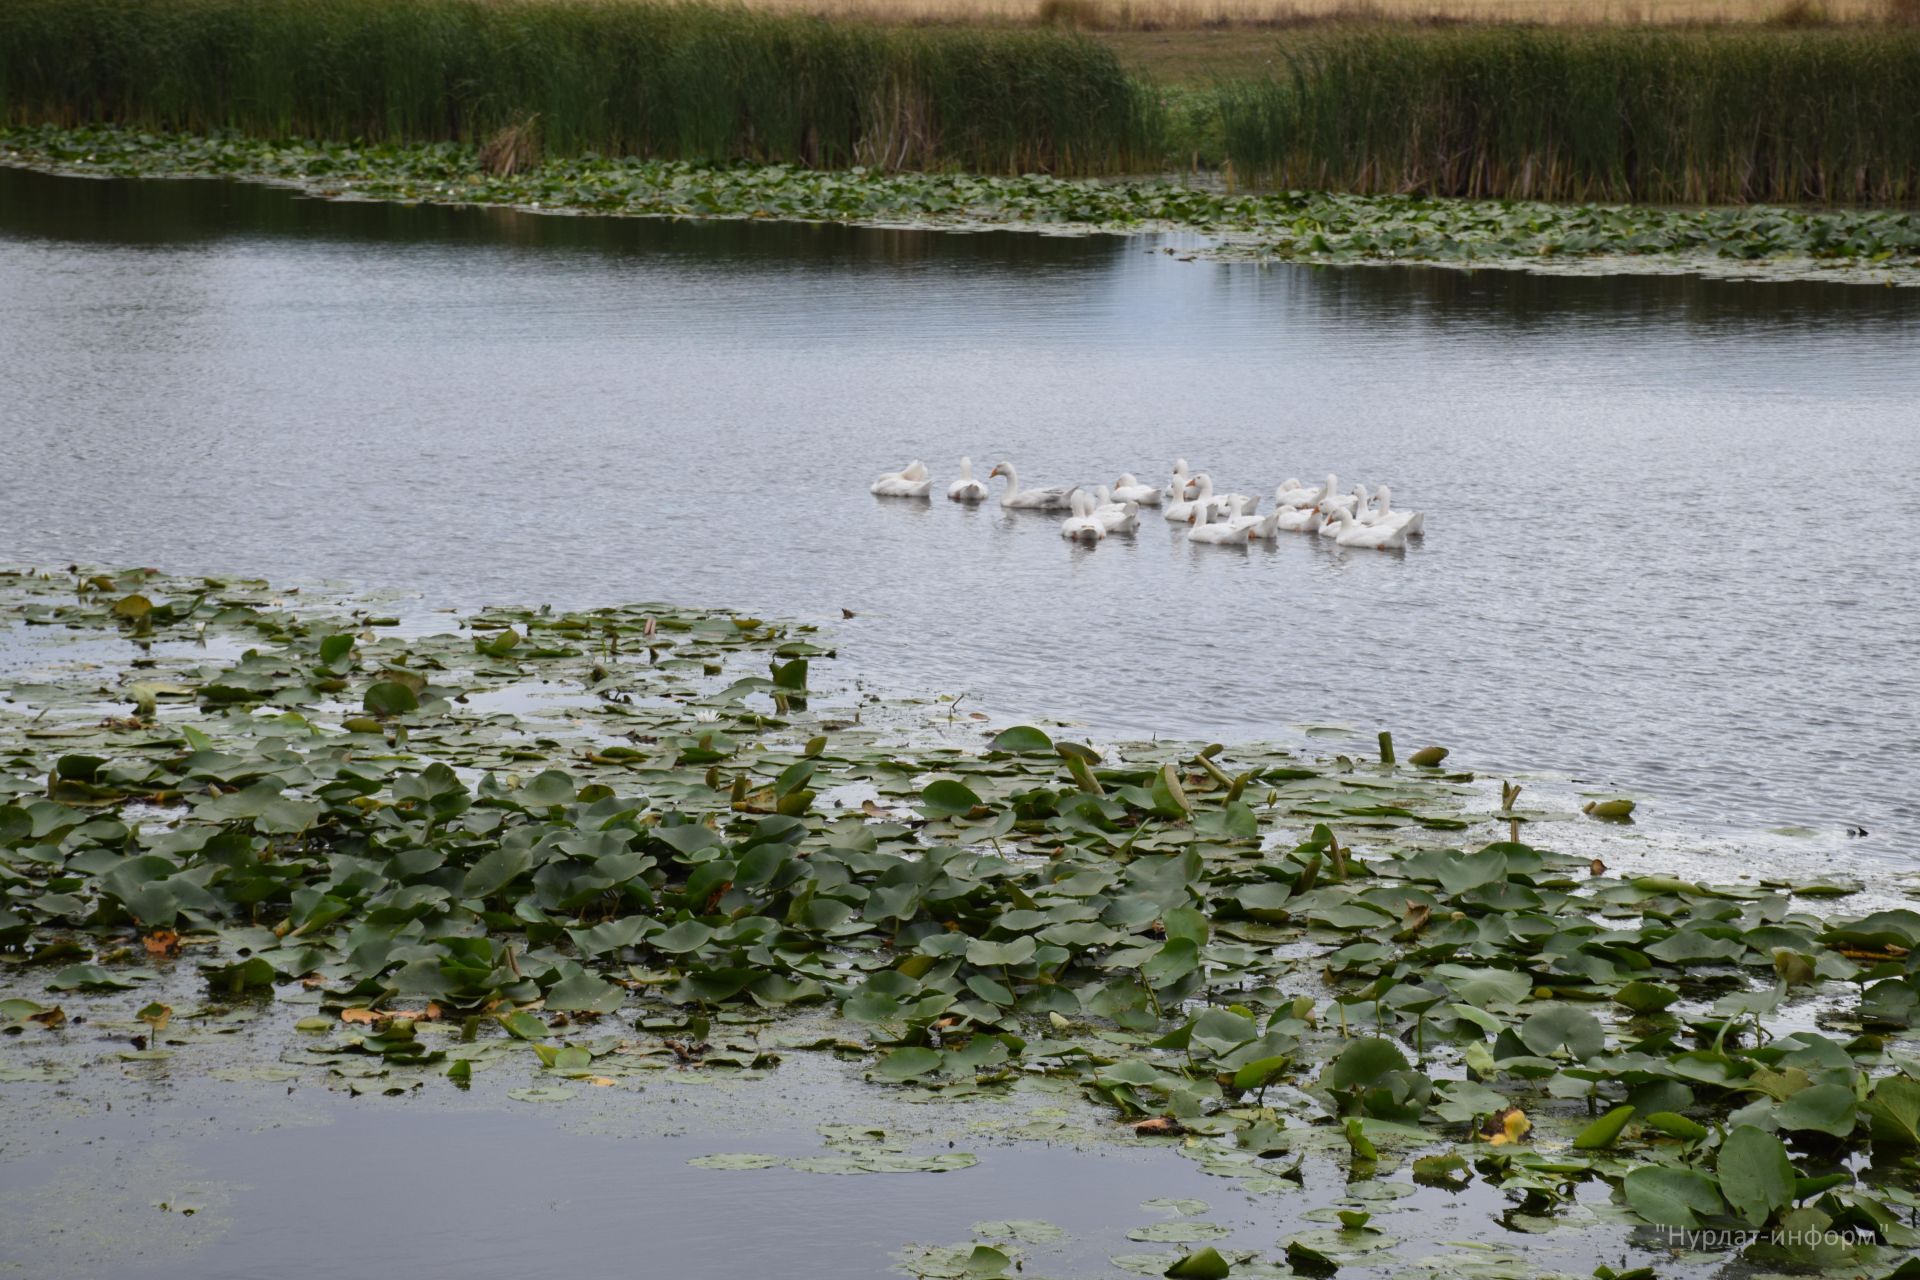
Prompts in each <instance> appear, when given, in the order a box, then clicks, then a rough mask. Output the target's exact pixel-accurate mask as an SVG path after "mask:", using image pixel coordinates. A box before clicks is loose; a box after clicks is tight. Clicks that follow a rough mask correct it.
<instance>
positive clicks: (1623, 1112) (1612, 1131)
mask: <svg viewBox="0 0 1920 1280" xmlns="http://www.w3.org/2000/svg"><path fill="white" fill-rule="evenodd" d="M1631 1119H1633V1108H1632V1107H1615V1108H1614V1109H1613V1110H1611V1111H1609V1112H1607V1114H1605V1115H1603V1116H1601V1117H1600V1118H1599V1119H1598V1120H1595V1121H1594V1122H1593V1123H1592V1124H1590V1125H1588V1126H1587V1127H1586V1128H1584V1129H1582V1130H1581V1131H1580V1132H1579V1133H1578V1134H1576V1135H1575V1136H1574V1139H1573V1145H1574V1149H1575V1150H1577V1151H1599V1150H1602V1149H1604V1148H1606V1147H1610V1146H1612V1145H1613V1144H1614V1143H1616V1142H1618V1141H1619V1140H1620V1135H1621V1134H1622V1133H1625V1132H1626V1129H1627V1121H1629V1120H1631Z"/></svg>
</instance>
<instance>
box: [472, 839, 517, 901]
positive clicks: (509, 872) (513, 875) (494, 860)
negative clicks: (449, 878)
mask: <svg viewBox="0 0 1920 1280" xmlns="http://www.w3.org/2000/svg"><path fill="white" fill-rule="evenodd" d="M532 867H533V853H532V851H531V850H529V849H528V848H527V847H526V846H524V845H517V844H503V845H499V846H498V847H496V848H495V849H494V850H493V852H491V853H489V854H486V855H485V856H484V857H482V858H481V859H480V861H478V862H476V863H474V864H473V865H472V866H471V867H469V868H467V875H466V879H465V880H463V881H462V882H461V885H460V896H461V897H463V898H486V897H490V896H492V895H493V894H495V893H498V892H499V891H500V890H502V889H504V888H506V887H507V885H509V884H511V883H512V882H513V881H514V880H515V879H517V878H518V877H520V876H522V875H525V874H526V873H527V872H528V871H529V870H531V869H532Z"/></svg>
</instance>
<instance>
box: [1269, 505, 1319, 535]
mask: <svg viewBox="0 0 1920 1280" xmlns="http://www.w3.org/2000/svg"><path fill="white" fill-rule="evenodd" d="M1321 519H1322V517H1321V515H1320V509H1319V508H1318V507H1281V508H1280V509H1279V510H1277V511H1275V512H1274V513H1273V521H1274V528H1275V530H1277V531H1285V532H1287V533H1317V532H1318V531H1319V529H1320V522H1321Z"/></svg>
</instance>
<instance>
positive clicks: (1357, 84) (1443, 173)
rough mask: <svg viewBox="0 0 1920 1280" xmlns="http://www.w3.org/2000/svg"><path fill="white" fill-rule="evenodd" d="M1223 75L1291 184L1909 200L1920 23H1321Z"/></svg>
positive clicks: (1232, 147) (1556, 195) (1229, 112)
mask: <svg viewBox="0 0 1920 1280" xmlns="http://www.w3.org/2000/svg"><path fill="white" fill-rule="evenodd" d="M1289 62H1290V64H1291V65H1290V67H1289V69H1288V70H1287V71H1285V72H1283V73H1281V74H1279V75H1276V76H1274V77H1272V78H1271V79H1268V80H1266V81H1264V82H1259V83H1251V82H1249V83H1241V84H1236V85H1230V86H1226V87H1225V88H1223V89H1222V91H1221V95H1220V111H1221V118H1222V122H1223V126H1224V132H1225V145H1226V150H1227V153H1228V154H1229V155H1230V156H1231V157H1232V158H1233V162H1234V164H1235V166H1236V168H1237V169H1238V170H1239V171H1240V172H1241V174H1242V175H1244V176H1246V177H1249V178H1255V179H1264V180H1269V181H1274V182H1278V183H1281V184H1285V185H1289V186H1301V187H1315V188H1324V187H1331V188H1336V189H1342V190H1348V191H1362V192H1383V191H1424V192H1427V193H1430V194H1434V195H1453V196H1498V197H1514V198H1537V199H1548V200H1593V199H1603V200H1632V201H1643V202H1662V203H1665V202H1677V203H1743V202H1759V201H1767V202H1772V201H1816V202H1854V201H1858V202H1873V203H1889V204H1893V203H1898V204H1907V203H1912V202H1914V201H1915V200H1916V198H1917V197H1920V32H1917V31H1912V30H1908V29H1903V28H1897V27H1883V28H1877V29H1873V28H1854V29H1839V30H1794V31H1785V30H1782V31H1765V30H1742V31H1731V30H1715V31H1675V30H1645V29H1642V30H1605V29H1582V30H1565V29H1547V28H1537V27H1493V28H1479V29H1462V30H1441V31H1421V32H1410V31H1393V30H1372V31H1363V32H1346V33H1330V34H1327V35H1324V36H1320V37H1317V38H1315V39H1313V40H1311V41H1308V42H1304V43H1302V44H1301V45H1300V46H1298V47H1297V48H1296V49H1294V50H1293V51H1292V53H1291V55H1290V57H1289Z"/></svg>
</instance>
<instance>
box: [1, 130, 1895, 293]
mask: <svg viewBox="0 0 1920 1280" xmlns="http://www.w3.org/2000/svg"><path fill="white" fill-rule="evenodd" d="M0 163H4V164H10V165H15V166H21V167H26V168H33V169H39V170H44V171H48V172H54V173H74V174H91V175H102V176H116V177H173V178H178V177H207V176H212V177H226V178H234V179H239V180H243V181H253V182H266V183H272V184H276V185H282V186H291V187H295V188H297V189H299V190H302V191H305V192H308V193H310V194H313V195H316V196H321V197H326V198H355V199H364V200H393V201H404V202H408V203H416V202H425V203H434V204H456V205H488V206H508V207H513V208H519V209H529V210H538V211H544V212H573V213H595V214H605V215H621V216H642V217H676V218H769V219H780V220H785V221H800V222H836V223H846V224H850V225H856V226H873V227H927V228H946V229H952V230H985V229H992V228H1001V229H1014V230H1029V231H1044V232H1048V233H1052V234H1090V233H1098V232H1108V233H1131V232H1169V231H1185V232H1196V233H1199V234H1200V235H1202V236H1204V237H1206V238H1207V242H1206V243H1204V244H1201V245H1197V246H1195V247H1194V248H1192V249H1191V250H1187V251H1183V252H1186V253H1188V254H1189V256H1207V257H1215V258H1251V259H1256V260H1263V261H1293V262H1309V263H1374V264H1392V263H1425V264H1432V265H1440V266H1455V267H1498V268H1523V269H1526V270H1532V271H1545V272H1555V273H1572V274H1600V273H1608V272H1636V273H1649V272H1651V273H1675V272H1684V273H1697V274H1705V275H1715V276H1729V277H1739V278H1753V279H1821V280H1836V281H1842V282H1860V283H1874V284H1898V285H1913V284H1920V214H1916V213H1915V212H1913V211H1911V210H1900V209H1835V208H1817V209H1816V208H1783V207H1768V206H1760V205H1751V206H1739V207H1727V208H1697V207H1694V208H1689V207H1671V206H1650V205H1596V204H1585V205H1565V204H1551V203H1546V202H1541V201H1493V200H1457V199H1431V198H1427V197H1421V196H1356V195H1342V194H1338V193H1332V192H1312V191H1276V192H1236V191H1231V190H1224V189H1220V188H1217V187H1210V186H1205V185H1195V184H1191V183H1186V182H1181V181H1177V180H1171V179H1128V180H1121V181H1097V180H1083V179H1066V178H1052V177H1047V176H1044V175H1027V176H1023V177H1010V178H999V177H981V176H972V175H967V174H958V173H886V172H879V171H870V170H865V169H852V170H816V169H803V168H796V167H792V166H786V165H769V166H759V167H755V166H724V165H697V164H691V163H687V162H683V161H662V160H638V159H621V158H614V159H609V158H603V157H593V156H589V157H583V158H578V159H556V160H551V161H548V162H547V163H545V164H542V165H539V166H536V167H534V168H532V169H529V170H526V171H524V172H520V173H517V174H514V175H511V176H505V177H502V176H496V175H493V174H491V173H489V172H487V171H486V170H485V169H484V168H483V167H482V165H481V164H480V160H479V153H478V151H477V150H476V149H474V148H472V147H467V146H461V145H458V144H454V143H435V144H421V145H414V146H355V145H349V144H345V143H332V142H325V143H322V142H308V141H297V140H296V141H283V142H262V141H257V140H254V139H250V138H244V137H241V136H238V135H231V134H215V135H196V134H152V133H143V132H139V131H134V130H123V129H115V128H82V129H60V128H56V127H52V126H14V127H0ZM1167 251H1168V252H1169V253H1172V252H1174V250H1173V249H1168V250H1167Z"/></svg>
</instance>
